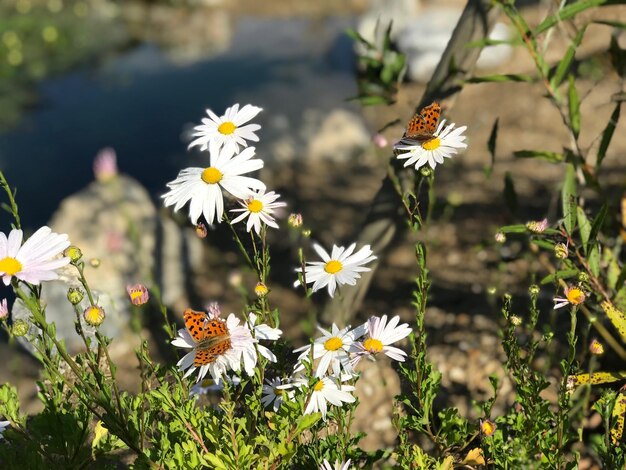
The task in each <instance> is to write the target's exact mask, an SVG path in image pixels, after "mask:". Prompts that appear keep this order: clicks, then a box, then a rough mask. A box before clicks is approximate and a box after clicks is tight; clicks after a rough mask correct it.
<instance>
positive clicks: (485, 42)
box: [465, 38, 522, 47]
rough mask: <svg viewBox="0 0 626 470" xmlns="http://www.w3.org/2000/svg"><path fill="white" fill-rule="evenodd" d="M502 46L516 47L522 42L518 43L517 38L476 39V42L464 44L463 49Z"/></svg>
mask: <svg viewBox="0 0 626 470" xmlns="http://www.w3.org/2000/svg"><path fill="white" fill-rule="evenodd" d="M502 44H508V45H511V46H517V45H521V44H522V41H520V40H519V38H513V39H490V38H483V39H477V40H476V41H472V42H468V43H467V44H465V47H486V46H500V45H502Z"/></svg>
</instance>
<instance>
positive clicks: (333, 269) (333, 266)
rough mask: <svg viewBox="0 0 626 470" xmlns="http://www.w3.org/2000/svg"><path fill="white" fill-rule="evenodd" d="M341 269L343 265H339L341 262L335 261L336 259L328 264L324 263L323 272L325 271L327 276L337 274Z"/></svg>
mask: <svg viewBox="0 0 626 470" xmlns="http://www.w3.org/2000/svg"><path fill="white" fill-rule="evenodd" d="M342 269H343V264H341V261H337V260H336V259H333V260H330V261H329V262H328V263H326V266H324V271H326V272H327V273H328V274H337V273H338V272H339V271H341V270H342Z"/></svg>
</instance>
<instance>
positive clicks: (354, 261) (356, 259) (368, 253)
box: [296, 243, 376, 297]
mask: <svg viewBox="0 0 626 470" xmlns="http://www.w3.org/2000/svg"><path fill="white" fill-rule="evenodd" d="M355 247H356V243H353V244H352V245H350V246H349V247H348V248H344V247H342V246H337V245H333V249H332V252H331V254H330V255H329V254H328V253H327V252H326V250H324V248H322V247H321V246H320V245H318V244H314V245H313V249H314V250H315V251H316V252H317V254H318V255H319V256H320V258H322V261H308V262H307V265H306V267H305V274H306V276H305V277H306V282H307V284H309V283H313V287H312V288H311V289H312V290H313V292H316V291H318V290H320V289H323V288H324V287H326V286H328V294H329V295H330V296H331V297H333V296H334V295H335V290H336V289H337V286H340V285H343V284H347V285H350V286H353V285H355V284H356V281H357V279H359V278H360V277H361V274H359V273H362V272H367V271H370V268H366V267H365V266H364V265H365V264H367V263H369V262H370V261H373V260H375V259H376V256H373V255H372V250H371V249H370V246H369V245H365V246H364V247H363V248H361V249H360V250H359V251H357V252H356V253H354V254H352V253H353V252H354V249H355ZM296 271H297V272H302V270H301V269H300V268H298V269H296ZM296 285H299V282H298V281H296Z"/></svg>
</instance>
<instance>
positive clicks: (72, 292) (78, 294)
mask: <svg viewBox="0 0 626 470" xmlns="http://www.w3.org/2000/svg"><path fill="white" fill-rule="evenodd" d="M84 297H85V293H84V292H83V291H82V290H81V289H79V288H78V287H70V288H69V290H68V291H67V300H69V301H70V303H71V304H72V305H78V304H79V303H80V301H81V300H83V298H84Z"/></svg>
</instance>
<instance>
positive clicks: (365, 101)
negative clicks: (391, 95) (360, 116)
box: [348, 96, 390, 106]
mask: <svg viewBox="0 0 626 470" xmlns="http://www.w3.org/2000/svg"><path fill="white" fill-rule="evenodd" d="M348 101H358V102H359V103H361V104H362V105H363V106H374V105H377V104H389V102H390V101H389V100H388V99H387V98H385V97H384V96H355V97H353V98H348Z"/></svg>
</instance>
